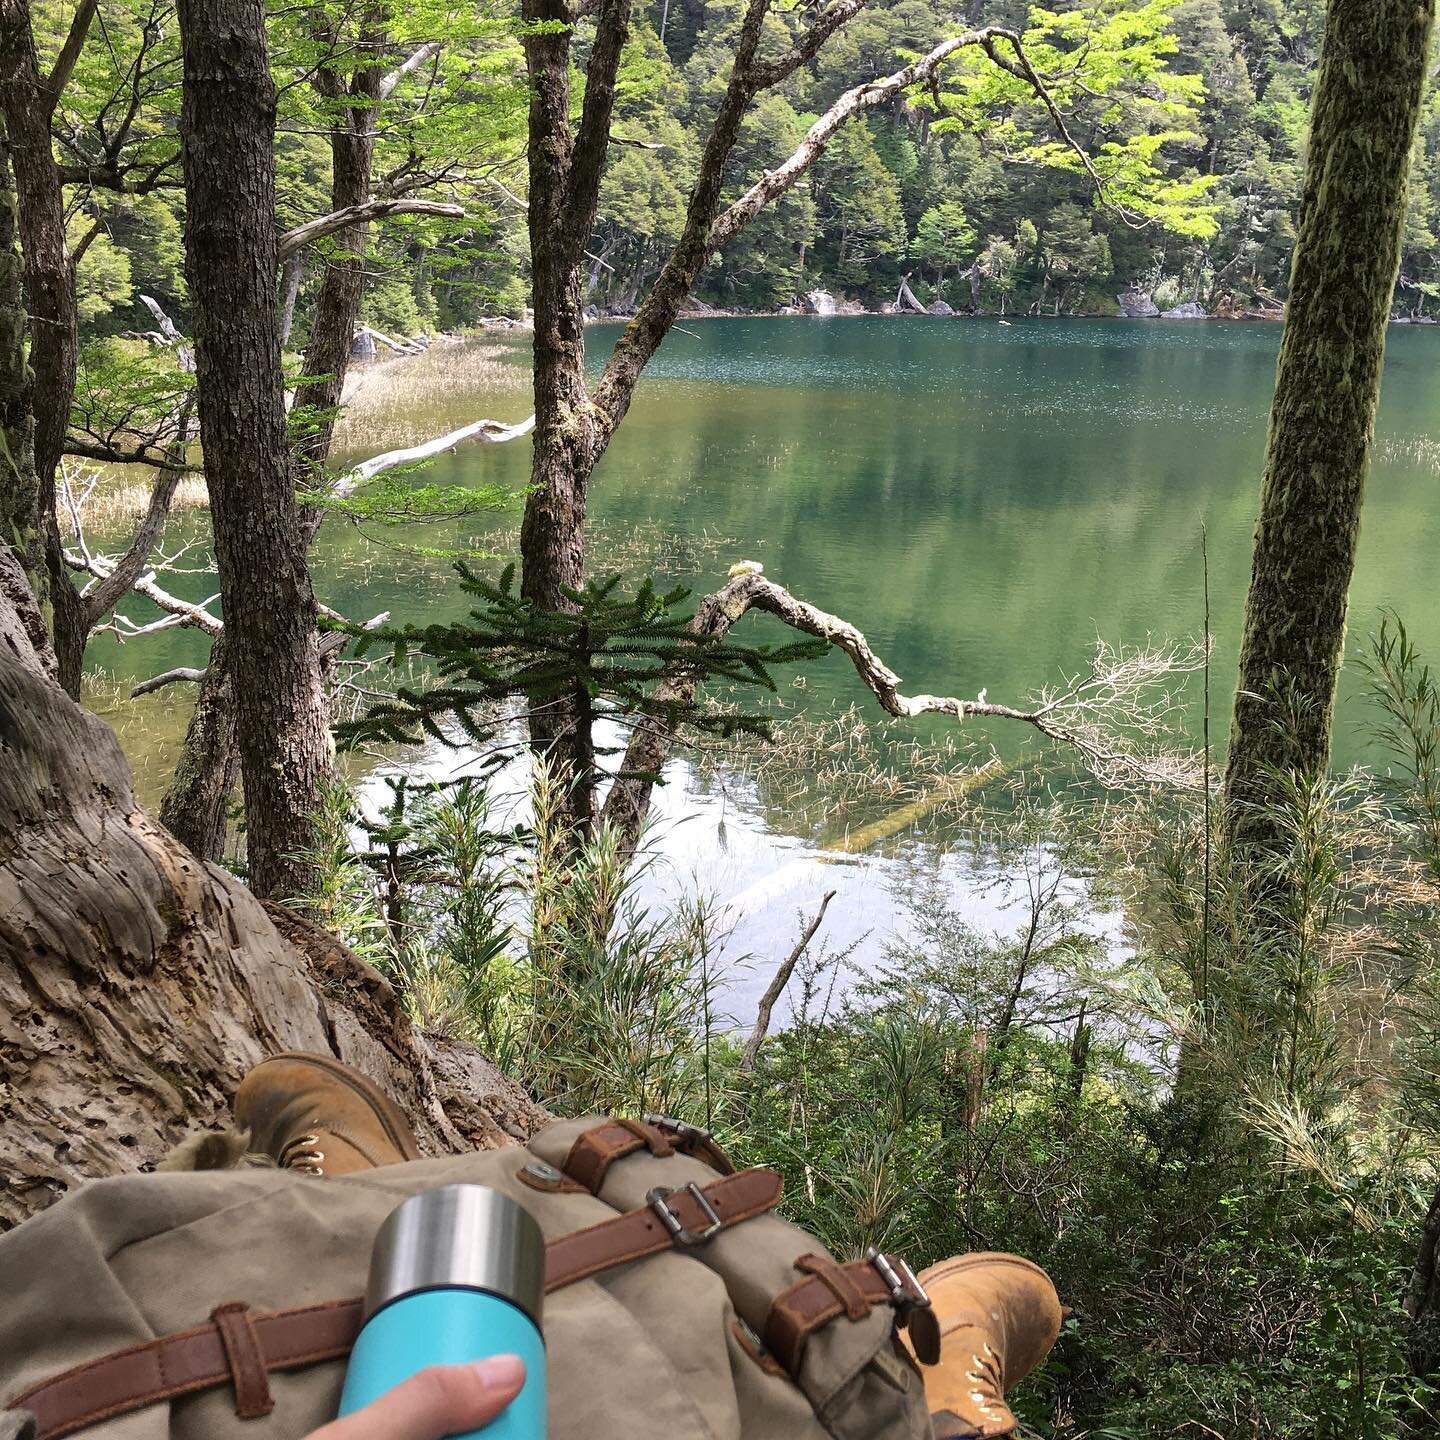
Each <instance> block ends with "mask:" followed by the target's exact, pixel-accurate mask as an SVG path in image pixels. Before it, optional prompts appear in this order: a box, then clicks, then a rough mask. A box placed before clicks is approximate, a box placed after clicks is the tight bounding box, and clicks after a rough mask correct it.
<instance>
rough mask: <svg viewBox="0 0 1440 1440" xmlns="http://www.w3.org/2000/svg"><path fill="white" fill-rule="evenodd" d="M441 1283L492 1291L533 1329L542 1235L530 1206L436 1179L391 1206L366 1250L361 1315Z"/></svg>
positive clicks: (541, 1279)
mask: <svg viewBox="0 0 1440 1440" xmlns="http://www.w3.org/2000/svg"><path fill="white" fill-rule="evenodd" d="M443 1286H464V1287H466V1288H467V1289H472V1290H485V1291H488V1292H489V1293H490V1294H492V1295H499V1296H501V1297H503V1298H504V1299H506V1300H509V1301H510V1302H511V1303H512V1304H514V1305H518V1306H519V1307H520V1309H522V1310H523V1311H524V1312H525V1313H526V1314H527V1315H528V1316H529V1317H530V1318H531V1319H532V1320H533V1321H534V1322H535V1325H536V1328H537V1329H538V1328H539V1326H540V1309H541V1302H542V1301H543V1299H544V1296H545V1239H544V1237H543V1236H542V1235H541V1233H540V1227H539V1226H538V1225H537V1224H536V1223H535V1219H534V1217H533V1216H532V1215H531V1214H530V1212H529V1211H528V1210H526V1209H525V1207H524V1206H523V1205H521V1204H520V1203H519V1202H518V1201H515V1200H512V1199H511V1198H510V1197H509V1196H508V1195H502V1194H501V1193H500V1192H499V1191H498V1190H491V1189H489V1188H488V1187H487V1186H484V1185H442V1186H441V1187H440V1188H439V1189H437V1190H426V1191H424V1192H423V1193H422V1194H420V1195H412V1196H411V1197H410V1198H409V1199H408V1200H406V1201H405V1202H404V1203H403V1204H401V1205H398V1206H397V1207H396V1208H395V1209H394V1210H392V1211H391V1212H390V1214H389V1216H388V1217H387V1218H386V1220H385V1223H384V1224H383V1225H381V1227H380V1233H379V1234H378V1235H376V1237H375V1248H374V1250H372V1251H371V1254H370V1283H369V1285H368V1286H367V1288H366V1291H365V1318H366V1319H367V1320H368V1319H369V1317H370V1316H371V1315H373V1314H374V1313H375V1312H376V1311H377V1310H378V1309H380V1307H381V1306H382V1305H388V1304H389V1303H390V1301H392V1300H394V1299H396V1298H397V1297H398V1296H401V1295H407V1294H409V1293H410V1292H411V1291H414V1290H436V1289H439V1288H441V1287H443Z"/></svg>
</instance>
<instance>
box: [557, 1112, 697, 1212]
mask: <svg viewBox="0 0 1440 1440" xmlns="http://www.w3.org/2000/svg"><path fill="white" fill-rule="evenodd" d="M646 1149H648V1150H649V1151H650V1153H651V1154H652V1155H659V1156H662V1157H663V1156H666V1155H673V1154H674V1153H675V1146H674V1145H673V1144H672V1143H671V1142H670V1140H669V1139H668V1137H666V1136H665V1135H663V1134H662V1133H661V1132H660V1131H659V1130H657V1129H656V1128H655V1127H654V1126H653V1125H646V1124H643V1123H642V1122H641V1121H639V1120H606V1121H605V1122H604V1123H603V1124H600V1125H596V1126H593V1127H592V1128H591V1129H589V1130H585V1131H582V1132H581V1133H580V1134H579V1135H577V1136H576V1137H575V1143H574V1144H573V1145H572V1146H571V1147H570V1153H569V1154H568V1155H567V1156H566V1157H565V1163H564V1164H563V1165H562V1166H561V1167H560V1168H561V1169H562V1170H563V1171H564V1172H565V1173H566V1174H567V1175H568V1176H569V1177H570V1178H571V1179H572V1180H578V1181H579V1182H580V1184H582V1185H583V1186H584V1187H585V1188H586V1189H587V1190H588V1191H589V1192H590V1193H591V1194H592V1195H598V1194H599V1193H600V1187H601V1186H602V1185H603V1184H604V1183H605V1172H606V1171H607V1170H608V1169H609V1168H610V1167H611V1165H613V1164H614V1163H615V1161H617V1160H620V1159H623V1158H624V1157H625V1156H626V1155H633V1154H634V1153H635V1152H636V1151H637V1150H646Z"/></svg>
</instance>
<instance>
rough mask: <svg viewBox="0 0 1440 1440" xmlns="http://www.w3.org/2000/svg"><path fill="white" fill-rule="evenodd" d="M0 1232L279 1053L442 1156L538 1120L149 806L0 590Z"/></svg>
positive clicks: (198, 1117) (108, 738)
mask: <svg viewBox="0 0 1440 1440" xmlns="http://www.w3.org/2000/svg"><path fill="white" fill-rule="evenodd" d="M0 714H3V716H4V721H5V740H6V743H5V744H4V745H3V746H0V1094H3V1095H4V1096H5V1125H4V1127H3V1129H0V1177H3V1178H0V1227H3V1226H7V1225H13V1224H16V1223H18V1222H19V1221H21V1220H23V1219H25V1218H26V1217H27V1216H28V1215H31V1214H33V1213H35V1212H36V1211H37V1210H40V1209H42V1208H43V1207H44V1206H46V1205H47V1204H49V1203H50V1202H51V1201H52V1200H54V1199H56V1198H57V1197H59V1196H60V1195H62V1194H64V1193H65V1191H66V1190H68V1189H69V1188H70V1187H72V1186H73V1185H75V1184H77V1183H79V1182H80V1181H82V1180H87V1179H92V1178H95V1177H98V1176H102V1175H112V1174H117V1173H121V1172H125V1171H133V1170H135V1169H137V1168H141V1167H143V1166H146V1165H149V1164H151V1163H153V1162H154V1161H156V1160H158V1159H159V1158H161V1156H162V1155H163V1154H164V1153H165V1152H166V1151H167V1150H168V1149H169V1148H170V1147H171V1146H172V1145H173V1144H174V1143H175V1142H176V1141H177V1140H179V1139H180V1138H181V1137H182V1136H183V1135H184V1134H185V1133H187V1132H188V1131H191V1130H193V1129H194V1128H197V1127H207V1126H214V1125H223V1124H225V1123H227V1122H228V1114H227V1104H228V1099H229V1097H230V1096H231V1095H233V1094H234V1091H235V1087H236V1084H237V1082H238V1081H239V1079H240V1077H241V1075H242V1074H243V1073H244V1071H245V1070H246V1069H247V1068H248V1067H249V1066H250V1065H252V1064H253V1063H255V1062H256V1061H257V1060H259V1059H261V1058H262V1057H263V1056H264V1055H266V1054H271V1053H274V1052H276V1051H279V1050H286V1049H299V1050H310V1051H317V1052H321V1053H328V1054H333V1055H336V1056H338V1057H339V1058H341V1059H342V1060H345V1061H347V1062H348V1063H350V1064H353V1065H356V1066H358V1067H359V1068H360V1069H361V1070H363V1071H365V1072H366V1073H367V1074H368V1075H370V1076H371V1077H372V1078H373V1079H375V1080H376V1081H378V1082H379V1083H381V1084H382V1085H383V1086H384V1087H385V1088H386V1089H387V1090H388V1091H389V1092H390V1093H392V1094H394V1095H395V1096H396V1097H397V1099H398V1100H399V1102H400V1103H401V1105H402V1106H403V1107H404V1108H405V1110H406V1111H407V1113H408V1114H409V1116H410V1118H411V1120H412V1122H413V1123H414V1124H415V1126H416V1130H417V1133H418V1135H419V1139H420V1144H421V1147H422V1149H424V1150H425V1151H427V1152H429V1153H441V1152H445V1151H452V1150H461V1149H465V1148H467V1147H470V1146H480V1147H488V1146H492V1145H496V1144H503V1143H505V1142H506V1141H507V1139H508V1138H509V1137H516V1138H523V1137H525V1136H526V1135H528V1134H529V1133H530V1131H531V1130H532V1129H533V1128H534V1127H535V1125H536V1124H537V1123H538V1122H540V1121H541V1120H542V1119H543V1118H544V1112H543V1111H540V1110H539V1109H537V1107H536V1106H534V1105H533V1104H531V1103H530V1102H529V1101H528V1100H527V1099H526V1097H525V1096H524V1095H523V1094H522V1093H521V1092H520V1091H519V1089H518V1088H517V1087H516V1086H515V1085H513V1084H512V1083H511V1082H509V1081H508V1080H506V1079H505V1078H504V1077H503V1076H502V1075H500V1074H499V1073H498V1072H497V1071H495V1070H494V1068H493V1067H491V1066H490V1065H489V1064H488V1063H487V1062H486V1061H485V1060H484V1059H483V1058H482V1057H481V1056H479V1055H478V1054H477V1053H476V1052H475V1051H473V1050H471V1049H470V1048H469V1047H468V1046H465V1045H461V1044H458V1043H453V1042H449V1041H446V1040H442V1039H439V1038H435V1037H429V1036H426V1035H423V1034H422V1033H421V1032H420V1031H418V1030H417V1029H416V1028H415V1027H414V1026H413V1025H412V1024H411V1023H410V1021H409V1020H408V1019H407V1018H406V1016H405V1015H404V1013H403V1012H402V1010H401V1008H400V1006H399V1004H398V1003H397V1001H396V997H395V993H394V991H393V990H392V989H391V987H390V985H389V984H388V983H387V982H386V981H385V980H384V979H383V977H381V976H380V975H379V974H378V973H377V972H376V971H374V970H372V969H370V967H369V966H367V965H365V964H364V963H363V962H362V961H360V960H358V959H357V958H356V957H355V956H354V955H353V954H352V953H351V952H349V951H348V950H346V949H345V948H344V947H343V946H342V945H340V944H339V943H338V942H337V941H335V940H334V939H333V938H331V937H330V936H328V935H325V934H324V933H323V932H322V931H319V930H317V929H316V928H315V927H314V926H313V925H311V924H309V923H308V922H307V921H304V920H302V919H301V918H300V917H298V916H296V915H293V914H291V913H290V912H287V911H284V910H282V909H280V908H279V907H266V906H263V905H262V904H261V902H260V901H259V900H257V899H256V897H255V896H254V895H253V894H251V892H250V891H249V890H247V889H246V888H245V887H244V886H242V885H240V884H239V883H237V882H236V881H235V880H234V879H233V878H232V877H231V876H229V875H228V874H226V873H225V871H223V870H220V869H218V868H216V867H213V866H207V865H205V864H202V863H201V862H200V861H198V860H197V859H196V858H195V857H194V856H193V855H191V854H190V853H189V852H188V851H187V850H186V849H185V848H184V847H183V846H182V845H180V844H179V843H178V842H177V841H176V840H175V838H174V837H173V836H171V835H170V834H168V833H167V832H166V831H165V830H164V829H163V828H162V827H161V826H159V825H157V824H156V823H155V821H154V820H152V819H151V817H150V816H149V815H147V814H146V813H145V812H144V811H143V810H142V809H141V808H140V806H139V805H138V803H137V802H136V800H135V796H134V792H133V789H132V784H131V777H130V772H129V768H128V767H127V765H126V763H125V759H124V756H123V755H122V753H121V750H120V745H119V743H118V741H117V740H116V739H115V736H114V735H113V734H112V733H111V732H110V731H109V730H108V729H107V728H106V727H105V725H103V724H102V723H101V722H100V721H99V720H97V719H96V718H95V717H94V716H92V715H89V714H88V713H86V712H85V711H84V710H82V709H81V708H80V707H79V706H77V705H76V704H75V703H74V702H73V701H71V700H69V699H68V698H67V697H66V696H65V695H64V694H63V693H62V692H61V691H60V690H59V688H58V687H57V686H56V685H55V684H54V683H53V682H51V681H49V680H47V679H46V678H45V676H44V675H43V674H42V673H41V670H40V667H39V664H38V662H37V661H36V657H35V655H34V652H33V650H32V649H31V647H30V646H29V643H28V641H27V639H26V636H25V634H24V630H23V627H22V625H21V624H20V621H19V619H18V617H17V615H16V612H15V610H14V608H13V607H11V606H9V605H8V604H7V602H6V601H5V599H4V597H3V594H0Z"/></svg>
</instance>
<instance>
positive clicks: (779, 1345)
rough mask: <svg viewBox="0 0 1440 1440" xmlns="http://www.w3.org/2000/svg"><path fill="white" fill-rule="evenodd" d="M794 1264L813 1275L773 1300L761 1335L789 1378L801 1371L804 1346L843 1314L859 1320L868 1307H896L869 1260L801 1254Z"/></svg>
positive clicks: (798, 1281) (867, 1310)
mask: <svg viewBox="0 0 1440 1440" xmlns="http://www.w3.org/2000/svg"><path fill="white" fill-rule="evenodd" d="M806 1262H819V1263H818V1264H812V1265H807V1263H806ZM795 1263H796V1265H797V1266H798V1267H799V1268H800V1269H802V1270H803V1269H813V1270H814V1271H815V1273H812V1274H809V1275H807V1276H806V1277H805V1278H804V1279H803V1280H797V1281H796V1282H795V1283H794V1284H793V1285H792V1286H791V1287H790V1288H789V1289H788V1290H782V1291H781V1292H780V1294H779V1295H777V1296H776V1297H775V1300H774V1302H773V1303H772V1304H771V1306H770V1313H769V1315H767V1316H766V1317H765V1334H764V1341H765V1348H766V1349H767V1350H768V1351H769V1352H770V1353H771V1354H772V1355H773V1356H774V1357H775V1358H776V1359H777V1360H778V1361H779V1362H780V1363H781V1364H782V1365H783V1366H784V1367H785V1369H786V1371H788V1372H789V1374H790V1376H791V1377H792V1378H793V1377H795V1376H797V1375H798V1374H799V1373H800V1361H801V1358H802V1357H803V1355H804V1353H805V1342H806V1341H807V1340H808V1339H809V1338H810V1336H811V1335H812V1334H813V1333H814V1332H815V1331H816V1330H818V1329H820V1328H821V1326H823V1325H828V1324H829V1323H830V1322H831V1321H832V1320H835V1319H837V1318H838V1317H839V1316H841V1315H846V1314H848V1315H849V1316H850V1318H851V1319H853V1320H858V1319H862V1318H863V1317H864V1316H865V1315H868V1314H869V1313H870V1307H871V1306H872V1305H893V1304H895V1297H894V1296H893V1295H892V1294H891V1293H890V1287H889V1286H888V1285H887V1284H886V1283H885V1281H884V1279H882V1278H881V1275H880V1272H879V1271H878V1270H877V1269H876V1268H875V1266H874V1265H872V1264H871V1263H870V1261H868V1260H852V1261H851V1262H850V1264H848V1265H835V1264H833V1262H831V1264H829V1265H827V1264H825V1263H824V1257H822V1256H817V1255H802V1256H801V1257H800V1259H799V1260H797V1261H796V1262H795ZM892 1263H894V1262H892ZM832 1267H833V1268H832ZM862 1307H863V1308H862Z"/></svg>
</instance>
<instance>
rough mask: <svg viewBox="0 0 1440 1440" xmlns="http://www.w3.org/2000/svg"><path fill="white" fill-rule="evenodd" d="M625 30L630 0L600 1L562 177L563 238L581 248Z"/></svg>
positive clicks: (601, 166) (595, 196)
mask: <svg viewBox="0 0 1440 1440" xmlns="http://www.w3.org/2000/svg"><path fill="white" fill-rule="evenodd" d="M629 32H630V0H600V12H599V14H598V16H597V17H596V20H595V44H594V46H593V47H592V48H591V51H590V62H589V64H588V65H587V66H586V68H585V99H584V101H583V102H582V105H581V110H580V124H579V127H578V128H577V130H576V132H575V148H574V150H573V151H572V152H571V157H570V165H569V173H568V174H567V176H566V179H565V203H564V212H563V216H562V221H561V223H562V225H563V228H564V231H565V234H566V237H567V239H568V240H571V241H573V243H574V244H575V245H576V246H577V247H583V245H584V243H585V241H586V240H587V239H588V238H589V235H590V231H591V229H592V228H593V227H594V224H595V207H596V205H597V204H598V203H599V199H600V177H601V175H602V174H603V173H604V170H605V157H606V154H607V153H608V151H609V149H610V117H611V115H612V114H613V113H614V110H615V76H616V74H617V72H618V71H619V69H620V55H621V52H622V51H623V50H624V48H625V40H626V38H627V36H628V35H629Z"/></svg>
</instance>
